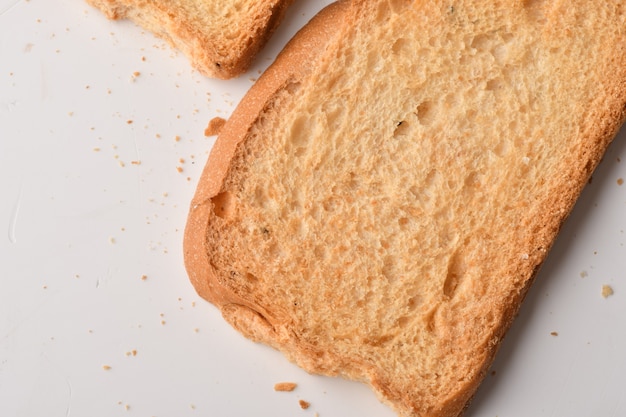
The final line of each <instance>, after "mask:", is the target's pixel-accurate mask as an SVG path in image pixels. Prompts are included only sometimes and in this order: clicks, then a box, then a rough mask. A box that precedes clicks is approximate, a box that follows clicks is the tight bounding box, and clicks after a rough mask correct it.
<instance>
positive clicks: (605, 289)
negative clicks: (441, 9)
mask: <svg viewBox="0 0 626 417" xmlns="http://www.w3.org/2000/svg"><path fill="white" fill-rule="evenodd" d="M611 295H613V288H612V287H611V286H610V285H603V286H602V296H603V297H604V298H608V297H610V296H611Z"/></svg>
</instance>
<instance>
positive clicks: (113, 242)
mask: <svg viewBox="0 0 626 417" xmlns="http://www.w3.org/2000/svg"><path fill="white" fill-rule="evenodd" d="M109 243H110V244H111V245H113V244H115V238H114V237H110V238H109Z"/></svg>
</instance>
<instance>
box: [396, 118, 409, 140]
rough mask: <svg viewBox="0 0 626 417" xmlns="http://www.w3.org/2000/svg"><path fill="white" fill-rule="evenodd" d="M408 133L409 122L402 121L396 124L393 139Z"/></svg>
mask: <svg viewBox="0 0 626 417" xmlns="http://www.w3.org/2000/svg"><path fill="white" fill-rule="evenodd" d="M408 131H409V122H406V121H404V120H402V121H400V122H398V123H396V130H394V132H393V137H394V138H397V137H398V136H406V135H407V134H408Z"/></svg>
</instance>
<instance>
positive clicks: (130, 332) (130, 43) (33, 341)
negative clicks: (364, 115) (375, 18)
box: [0, 0, 626, 417]
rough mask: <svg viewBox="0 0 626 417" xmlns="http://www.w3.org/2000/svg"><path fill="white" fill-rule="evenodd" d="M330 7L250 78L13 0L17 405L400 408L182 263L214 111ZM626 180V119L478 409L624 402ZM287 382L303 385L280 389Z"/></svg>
mask: <svg viewBox="0 0 626 417" xmlns="http://www.w3.org/2000/svg"><path fill="white" fill-rule="evenodd" d="M325 3H327V1H314V0H300V1H299V2H298V3H297V4H296V5H295V6H294V7H293V8H292V9H291V11H290V13H289V15H288V19H287V21H286V22H285V24H284V25H283V26H282V27H281V28H280V30H279V31H278V33H277V35H276V36H275V37H274V38H273V39H272V41H271V43H270V45H269V46H268V47H267V48H266V49H265V50H264V51H263V52H262V53H261V54H260V56H259V58H258V60H257V64H256V65H255V67H254V68H253V69H252V70H250V72H249V73H248V74H245V75H244V76H242V77H240V78H239V79H236V80H233V81H216V80H209V79H206V78H204V77H202V76H201V75H199V74H198V73H197V72H194V71H193V70H191V69H190V67H189V64H188V62H187V60H186V59H185V57H184V56H182V54H180V53H177V52H176V51H173V50H172V49H171V48H170V47H169V46H168V45H167V44H165V43H164V42H163V41H161V40H159V39H156V38H155V37H153V36H152V35H151V34H150V33H146V32H145V31H142V30H141V29H139V28H138V27H136V26H134V25H133V24H131V23H128V22H110V21H107V20H106V19H105V18H104V17H103V16H102V15H101V14H99V13H98V12H97V11H96V10H94V9H92V8H91V7H89V6H88V5H86V4H85V3H84V2H82V1H80V0H30V1H27V0H0V191H1V193H2V194H1V195H2V197H1V198H0V416H2V417H5V416H6V417H12V416H29V417H30V416H46V417H56V416H60V417H68V416H94V417H98V416H107V417H109V416H116V415H124V416H159V417H165V416H171V417H179V416H274V417H281V416H298V415H302V416H315V415H319V416H320V417H331V416H360V417H373V416H377V417H391V416H394V413H392V412H391V411H390V410H389V409H388V408H387V407H386V406H384V405H381V404H380V403H379V402H378V400H377V399H376V397H375V395H374V394H373V393H372V392H371V391H370V390H369V389H368V388H367V387H366V386H365V385H363V384H361V383H355V382H348V381H344V380H340V379H334V378H326V377H320V376H312V375H308V374H306V373H305V372H303V371H302V370H300V369H299V368H297V367H296V366H294V365H292V364H290V363H288V362H287V361H286V360H285V359H284V358H283V357H282V356H281V355H280V354H279V353H277V352H275V351H274V350H272V349H270V348H268V347H265V346H261V345H258V344H255V343H252V342H250V341H248V340H246V339H244V338H243V337H242V336H240V335H239V334H238V333H236V332H235V331H234V330H233V329H231V328H230V326H228V325H227V324H226V323H225V322H224V321H223V320H222V319H221V316H220V314H219V312H218V311H217V309H215V308H214V307H213V306H211V305H210V304H208V303H206V302H204V301H203V300H201V299H200V298H199V297H198V296H197V295H196V294H195V292H194V290H193V288H192V287H191V285H190V284H189V282H188V280H187V276H186V273H185V270H184V267H183V258H182V244H181V242H182V235H183V228H184V226H185V220H186V214H187V208H188V205H189V202H190V199H191V196H192V194H193V191H194V187H195V185H196V182H197V180H198V177H199V175H200V171H201V169H202V167H203V165H204V162H205V160H206V157H207V155H208V152H209V150H210V148H211V146H212V144H213V141H214V138H206V137H204V135H203V132H204V128H205V127H206V125H207V122H208V121H209V120H210V119H211V118H213V117H214V116H221V117H224V118H227V117H228V116H229V115H230V113H231V112H232V110H233V109H234V107H235V105H236V104H237V102H238V101H239V99H240V98H241V96H242V95H243V94H244V92H245V91H246V90H247V89H248V88H249V87H250V86H251V85H252V82H253V79H254V78H255V77H258V71H259V70H261V69H262V68H263V67H265V66H266V65H268V64H269V62H270V61H271V60H272V59H273V58H274V57H275V56H276V53H277V52H278V51H279V50H280V48H281V47H282V45H283V44H284V42H285V41H286V40H287V39H288V38H289V37H290V36H291V35H292V34H293V33H294V31H296V30H297V28H298V27H299V26H301V25H302V24H303V23H304V22H305V21H307V20H308V19H309V18H310V17H312V16H313V14H314V12H315V11H316V10H318V9H319V8H320V7H321V6H322V5H323V4H325ZM620 161H621V162H620ZM179 171H180V172H179ZM620 178H624V179H626V131H624V132H622V134H621V135H619V136H618V138H617V140H616V141H615V143H614V144H613V145H612V147H611V148H610V150H609V151H608V153H607V155H606V157H605V159H604V161H603V163H602V164H601V166H600V168H599V169H598V171H597V172H596V173H595V174H594V177H593V182H592V183H591V184H590V185H589V186H588V187H587V188H586V190H585V191H584V193H583V196H582V198H581V200H580V201H579V203H578V205H577V206H576V208H575V211H574V213H573V214H572V216H571V217H570V219H569V220H568V221H567V223H566V224H565V227H564V229H563V231H562V234H561V236H560V237H559V240H558V242H557V244H556V246H555V247H554V249H553V251H552V252H551V254H550V256H549V259H548V261H547V263H546V264H545V266H544V268H543V269H542V271H541V273H540V274H539V276H538V278H537V281H536V284H535V286H534V287H533V288H532V290H531V292H530V294H529V296H528V298H527V301H526V303H525V305H524V306H523V309H522V312H521V314H520V316H519V317H518V319H517V321H516V322H515V324H514V326H513V328H512V330H511V331H510V333H509V334H508V336H507V338H506V339H505V342H504V344H503V346H502V349H501V351H500V354H499V356H498V358H497V361H496V363H495V364H494V366H493V370H494V371H495V374H494V375H490V376H488V377H487V379H486V380H485V382H484V384H483V385H482V387H481V389H480V390H479V392H478V394H477V396H476V398H475V400H474V402H473V404H472V406H471V407H470V409H469V410H468V412H467V414H466V415H467V416H468V417H478V416H487V417H496V416H499V417H518V416H519V417H528V416H533V417H539V416H549V417H559V416H560V417H578V416H580V417H583V416H584V417H589V416H609V417H610V416H625V415H626V400H624V394H626V389H625V387H626V324H625V322H624V321H625V319H626V247H625V243H626V232H625V230H626V184H624V185H619V182H620V181H619V179H620ZM142 277H143V278H144V279H142ZM603 285H610V286H611V287H612V288H613V289H614V292H615V293H614V295H613V296H611V297H608V298H604V297H602V295H601V289H602V286H603ZM552 332H557V333H558V335H552V334H551V333H552ZM105 366H109V367H110V369H108V370H105V369H104V367H105ZM279 381H293V382H297V383H298V388H297V389H296V390H295V391H293V392H291V393H278V392H275V391H274V390H273V386H274V383H276V382H279ZM300 399H303V400H306V401H308V402H310V403H311V407H310V408H309V409H307V410H301V409H300V407H299V405H298V400H300Z"/></svg>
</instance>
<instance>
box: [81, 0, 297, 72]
mask: <svg viewBox="0 0 626 417" xmlns="http://www.w3.org/2000/svg"><path fill="white" fill-rule="evenodd" d="M292 1H293V0H260V1H256V0H155V1H146V0H87V2H88V3H89V4H91V5H93V6H95V7H97V8H98V9H100V10H101V11H102V12H103V13H104V14H105V15H106V16H107V17H108V18H109V19H131V20H133V21H134V22H135V23H137V24H139V25H141V26H142V27H144V28H146V29H148V30H150V31H151V32H153V33H154V34H155V35H157V36H159V37H161V38H163V39H165V40H167V41H168V42H169V43H170V44H171V45H172V46H173V47H175V48H177V49H179V50H181V51H182V52H183V53H184V54H185V55H186V56H187V57H188V58H189V60H190V61H191V64H192V65H193V67H194V68H196V69H197V70H198V71H200V72H201V73H202V74H204V75H207V76H209V77H214V78H222V79H227V78H232V77H235V76H237V75H240V74H241V73H243V72H245V71H246V70H247V69H248V67H249V66H250V64H251V63H252V60H253V59H254V57H255V56H256V54H257V53H258V52H259V50H260V49H261V48H262V47H263V46H264V45H265V43H266V42H267V40H268V39H269V37H270V36H271V34H272V33H273V32H274V30H275V29H276V27H277V26H278V24H279V23H280V21H281V20H282V18H283V16H284V14H285V11H286V9H287V8H288V6H289V5H290V4H291V2H292Z"/></svg>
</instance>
